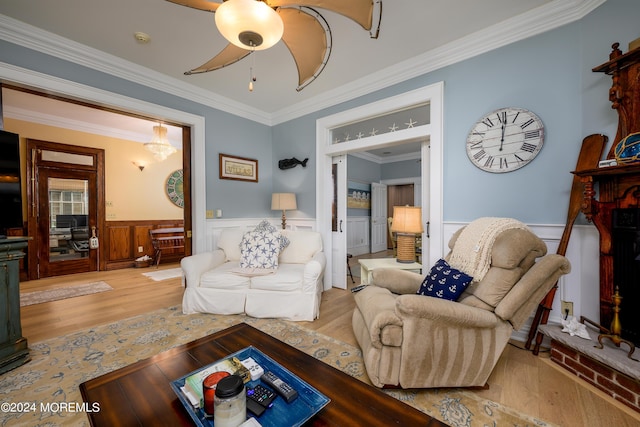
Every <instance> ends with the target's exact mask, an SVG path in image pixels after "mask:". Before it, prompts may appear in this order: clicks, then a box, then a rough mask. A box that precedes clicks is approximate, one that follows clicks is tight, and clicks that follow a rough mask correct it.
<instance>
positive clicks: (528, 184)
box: [273, 0, 640, 224]
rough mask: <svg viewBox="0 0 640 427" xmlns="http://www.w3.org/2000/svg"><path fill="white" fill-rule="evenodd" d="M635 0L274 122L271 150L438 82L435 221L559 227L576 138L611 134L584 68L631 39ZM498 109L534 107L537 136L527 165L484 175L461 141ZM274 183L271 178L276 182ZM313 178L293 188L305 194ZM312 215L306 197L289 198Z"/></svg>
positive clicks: (595, 78) (618, 1) (637, 10)
mask: <svg viewBox="0 0 640 427" xmlns="http://www.w3.org/2000/svg"><path fill="white" fill-rule="evenodd" d="M638 22H640V5H639V4H638V2H637V1H636V0H609V1H607V2H606V3H605V4H604V5H602V6H600V7H599V8H598V9H596V10H595V11H593V12H592V13H591V14H589V15H588V16H587V17H585V18H584V19H582V20H581V21H579V22H575V23H573V24H570V25H567V26H564V27H562V28H558V29H556V30H553V31H549V32H547V33H544V34H541V35H538V36H536V37H532V38H530V39H527V40H523V41H520V42H517V43H514V44H511V45H509V46H505V47H503V48H500V49H497V50H494V51H491V52H488V53H486V54H483V55H480V56H478V57H474V58H471V59H468V60H466V61H463V62H460V63H457V64H454V65H451V66H448V67H446V68H443V69H440V70H437V71H435V72H432V73H428V74H425V75H423V76H420V77H417V78H414V79H412V80H410V81H406V82H403V83H401V84H398V85H395V86H393V87H390V88H386V89H384V90H381V91H378V92H375V93H371V94H368V95H366V96H364V97H361V98H358V99H356V100H352V101H350V102H347V103H343V104H341V105H338V106H334V107H331V108H327V109H325V110H323V111H320V112H316V113H314V114H310V115H308V116H305V117H304V118H301V119H296V120H292V121H291V122H287V123H282V124H279V125H277V126H274V128H273V132H274V135H276V134H277V135H278V136H279V138H274V151H278V150H279V147H278V144H280V141H281V140H282V139H288V138H291V137H288V135H293V134H294V133H295V135H296V137H297V138H298V140H299V141H306V142H308V144H309V145H308V146H306V148H305V147H304V146H300V147H298V149H299V150H303V151H313V150H315V146H314V144H315V142H314V134H315V120H316V119H318V118H321V117H324V116H327V115H330V114H334V113H337V112H340V111H344V110H347V109H349V108H353V107H355V106H360V105H364V104H366V103H369V102H373V101H376V100H379V99H383V98H386V97H389V96H393V95H397V94H399V93H402V92H406V91H409V90H412V89H416V88H419V87H423V86H427V85H429V84H433V83H436V82H439V81H444V84H445V89H444V121H445V122H444V149H443V153H444V220H445V221H470V220H473V219H474V218H477V217H479V216H486V215H489V216H510V217H515V218H518V219H520V220H522V221H524V222H527V223H536V224H564V223H565V221H566V211H567V203H568V198H569V191H570V188H571V182H572V175H571V174H570V171H572V170H573V169H574V168H575V164H576V159H577V156H578V152H579V150H580V145H581V143H582V139H583V138H584V137H586V136H587V135H589V134H592V133H605V134H608V135H609V137H610V139H613V137H614V136H615V127H616V123H617V116H616V113H615V112H614V111H612V110H611V109H610V104H609V101H608V90H609V87H610V85H611V79H610V78H609V77H607V76H604V75H601V74H595V73H592V72H591V69H592V68H593V67H595V66H597V65H599V64H601V63H603V62H606V61H607V59H608V55H609V52H610V50H611V49H610V45H611V44H612V43H613V42H615V41H620V42H621V45H622V48H623V51H626V50H627V43H628V42H629V41H630V40H633V39H635V38H637V37H639V36H640V31H639V30H638V25H637V23H638ZM506 106H513V107H523V108H527V109H530V110H532V111H534V112H535V113H537V114H538V115H539V116H540V117H541V119H542V121H543V122H544V124H545V129H546V135H547V136H546V141H545V145H544V148H543V149H542V151H541V152H540V154H539V155H538V157H537V158H536V159H535V160H534V161H533V162H532V163H531V164H529V165H528V166H526V167H524V168H522V169H520V170H517V171H515V172H511V173H508V174H491V173H487V172H483V171H481V170H480V169H478V168H476V167H475V166H473V165H472V164H471V163H470V162H469V160H468V158H467V155H466V151H465V140H466V136H467V133H468V132H469V129H470V128H471V126H472V124H473V123H474V122H475V121H476V120H477V119H478V118H480V117H481V116H482V115H483V114H485V113H487V112H490V111H492V110H494V109H497V108H500V107H506ZM278 185H279V183H278V182H276V181H274V187H275V188H277V187H278ZM314 190H315V183H314V182H311V183H307V185H306V186H303V185H302V184H301V185H300V186H298V188H297V189H296V191H299V192H305V193H313V192H314ZM298 208H299V210H301V211H303V212H305V213H306V214H307V215H308V216H312V215H313V214H314V212H315V203H313V202H312V203H309V204H304V205H302V204H299V205H298Z"/></svg>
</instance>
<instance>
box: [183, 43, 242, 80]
mask: <svg viewBox="0 0 640 427" xmlns="http://www.w3.org/2000/svg"><path fill="white" fill-rule="evenodd" d="M250 53H251V51H250V50H246V49H242V48H240V47H238V46H236V45H233V44H231V43H229V44H228V45H227V47H225V48H224V49H222V51H221V52H220V53H219V54H217V55H216V56H214V57H213V58H211V59H210V60H209V61H207V62H205V63H204V64H202V65H201V66H199V67H198V68H194V69H193V70H189V71H185V74H186V75H188V76H189V75H191V74H199V73H206V72H207V71H214V70H219V69H220V68H222V67H226V66H227V65H231V64H233V63H235V62H238V61H240V60H241V59H242V58H244V57H245V56H247V55H249V54H250Z"/></svg>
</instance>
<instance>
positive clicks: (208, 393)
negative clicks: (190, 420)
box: [201, 371, 229, 417]
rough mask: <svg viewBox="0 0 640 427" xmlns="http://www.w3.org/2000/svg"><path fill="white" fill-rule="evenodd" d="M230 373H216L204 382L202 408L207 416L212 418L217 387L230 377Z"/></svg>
mask: <svg viewBox="0 0 640 427" xmlns="http://www.w3.org/2000/svg"><path fill="white" fill-rule="evenodd" d="M228 376H229V373H228V372H224V371H221V372H214V373H213V374H211V375H208V376H207V377H206V378H205V379H204V380H203V381H202V400H203V402H201V406H202V408H203V409H204V414H205V416H209V417H212V416H213V411H214V400H215V394H216V386H217V384H218V382H219V381H220V380H221V379H223V378H224V377H228Z"/></svg>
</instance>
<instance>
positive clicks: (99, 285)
mask: <svg viewBox="0 0 640 427" xmlns="http://www.w3.org/2000/svg"><path fill="white" fill-rule="evenodd" d="M111 290H113V288H112V287H111V286H109V284H108V283H106V282H103V281H100V282H93V283H87V284H84V285H74V286H65V287H64V288H57V289H49V290H46V291H36V292H25V293H23V294H20V307H24V306H27V305H33V304H41V303H43V302H50V301H58V300H61V299H67V298H74V297H79V296H82V295H91V294H97V293H99V292H106V291H111Z"/></svg>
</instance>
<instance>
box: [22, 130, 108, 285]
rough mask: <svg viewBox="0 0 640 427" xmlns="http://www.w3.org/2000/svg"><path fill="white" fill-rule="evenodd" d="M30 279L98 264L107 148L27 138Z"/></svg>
mask: <svg viewBox="0 0 640 427" xmlns="http://www.w3.org/2000/svg"><path fill="white" fill-rule="evenodd" d="M27 153H28V157H27V181H28V182H30V183H31V185H29V186H28V187H27V203H28V209H27V212H28V219H27V230H28V235H29V236H32V237H33V244H32V245H29V272H28V275H29V279H31V280H34V279H41V278H44V277H50V276H59V275H63V274H74V273H85V272H89V271H97V270H99V259H100V257H99V252H98V251H99V243H98V242H99V237H98V236H99V235H100V230H101V228H102V227H101V224H103V223H104V203H102V200H104V194H103V191H104V150H101V149H96V148H88V147H78V146H73V145H66V144H58V143H53V142H47V141H39V140H33V139H27Z"/></svg>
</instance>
